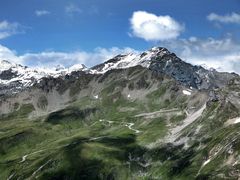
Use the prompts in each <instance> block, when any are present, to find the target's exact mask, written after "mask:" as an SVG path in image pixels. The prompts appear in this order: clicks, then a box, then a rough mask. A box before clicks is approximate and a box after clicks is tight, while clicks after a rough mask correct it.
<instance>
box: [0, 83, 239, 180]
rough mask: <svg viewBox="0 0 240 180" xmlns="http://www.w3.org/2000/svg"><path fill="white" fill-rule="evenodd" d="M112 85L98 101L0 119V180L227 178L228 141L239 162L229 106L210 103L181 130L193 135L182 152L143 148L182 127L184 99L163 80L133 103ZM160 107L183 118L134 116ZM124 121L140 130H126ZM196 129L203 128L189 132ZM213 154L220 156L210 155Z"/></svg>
mask: <svg viewBox="0 0 240 180" xmlns="http://www.w3.org/2000/svg"><path fill="white" fill-rule="evenodd" d="M118 84H119V83H118ZM115 86H116V85H114V84H109V86H107V87H106V88H105V89H104V90H103V91H102V93H101V94H99V99H92V98H90V97H83V98H81V99H78V100H76V101H74V102H72V103H71V104H70V105H69V106H68V107H67V108H65V109H63V110H60V111H58V112H54V113H51V114H50V115H48V116H44V117H40V118H37V119H31V120H29V119H28V118H27V117H28V114H29V113H30V112H31V111H32V110H33V107H32V106H31V105H24V106H22V107H20V109H18V110H17V111H16V112H14V113H12V114H10V115H9V116H6V117H1V119H0V122H1V127H0V179H7V178H8V177H10V176H11V177H12V179H18V178H19V179H27V178H30V179H34V178H36V177H37V178H39V179H44V180H45V179H124V180H125V179H161V178H162V179H195V178H196V179H208V178H209V179H221V177H228V178H230V179H231V178H232V179H234V175H233V173H236V172H235V171H236V170H237V169H238V168H239V167H238V166H239V165H238V164H237V165H235V166H227V165H226V163H225V162H226V159H228V158H229V156H230V155H231V154H229V153H228V151H229V148H228V143H229V142H234V143H233V146H232V148H233V151H234V152H236V153H237V154H236V155H235V156H236V157H235V158H237V157H238V150H240V148H239V147H240V143H239V141H238V139H239V138H238V136H239V135H238V131H239V128H240V126H239V125H234V126H233V125H231V126H228V127H223V124H224V122H225V121H226V120H227V119H229V118H232V117H236V116H238V115H239V112H238V109H236V108H235V107H234V106H232V105H231V104H229V103H225V104H221V103H220V102H216V103H212V104H210V105H209V106H208V108H207V110H206V111H205V112H204V115H203V116H202V117H201V118H200V119H199V120H198V121H196V122H194V123H193V124H192V125H190V126H189V127H187V128H185V129H184V132H185V135H186V136H195V137H196V139H192V140H190V141H189V148H188V149H186V148H184V147H183V146H182V145H180V146H174V145H172V144H163V145H161V146H159V147H157V148H152V149H149V148H147V146H146V145H148V144H150V143H151V142H155V141H156V140H158V139H161V138H163V137H164V136H165V135H166V134H167V133H168V131H169V126H168V125H169V123H171V125H176V124H181V121H182V120H183V119H184V117H185V113H184V110H185V108H186V106H187V98H186V96H177V95H176V93H175V92H169V89H170V86H171V82H169V83H166V84H164V85H161V87H160V88H159V89H158V90H156V91H154V92H152V93H150V94H148V95H147V98H146V99H145V100H141V101H140V100H139V101H137V100H134V101H133V100H131V98H127V97H125V96H123V95H122V94H121V93H120V92H121V90H122V89H121V88H120V89H119V88H118V89H117V90H116V88H115ZM123 87H125V85H123ZM123 87H122V88H123ZM162 108H164V109H172V108H178V109H179V111H180V112H182V114H181V115H175V114H170V115H169V114H162V115H161V116H160V117H154V118H145V117H135V115H137V114H141V113H143V112H153V111H158V110H159V109H162ZM129 123H134V125H133V126H132V128H133V129H134V130H139V131H140V132H139V133H136V132H135V131H134V130H131V129H129V128H128V127H127V126H128V125H129ZM199 125H201V126H202V128H201V129H200V130H199V132H198V133H197V134H194V133H195V130H196V128H197V127H198V126H199ZM234 139H236V140H234ZM233 140H234V141H233ZM219 145H220V146H221V147H223V148H219ZM215 149H217V150H219V149H221V151H220V152H218V153H217V155H216V156H213V155H212V154H213V153H212V151H213V150H215ZM26 155H27V156H26ZM24 156H25V158H24ZM210 157H213V158H211V161H210V162H209V163H208V164H207V165H205V166H204V167H202V168H201V170H199V169H200V167H201V166H202V164H203V163H204V162H205V161H206V160H207V159H209V158H210ZM219 174H220V175H221V176H219Z"/></svg>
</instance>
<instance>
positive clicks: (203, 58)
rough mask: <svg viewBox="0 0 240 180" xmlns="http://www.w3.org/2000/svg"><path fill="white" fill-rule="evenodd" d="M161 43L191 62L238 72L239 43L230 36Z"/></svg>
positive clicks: (239, 68) (239, 60) (239, 67)
mask: <svg viewBox="0 0 240 180" xmlns="http://www.w3.org/2000/svg"><path fill="white" fill-rule="evenodd" d="M163 45H164V46H166V47H168V48H169V49H171V51H173V52H176V54H177V55H178V56H179V57H181V58H182V59H183V60H185V61H187V62H190V63H192V64H195V65H206V66H207V67H209V68H210V67H211V68H215V69H217V70H218V71H227V72H237V73H238V74H240V45H239V42H236V41H234V40H233V38H232V37H225V38H223V39H214V38H207V39H198V38H196V37H191V38H189V39H179V40H175V41H172V42H168V43H165V44H163Z"/></svg>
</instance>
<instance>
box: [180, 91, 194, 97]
mask: <svg viewBox="0 0 240 180" xmlns="http://www.w3.org/2000/svg"><path fill="white" fill-rule="evenodd" d="M182 92H183V94H185V95H187V96H191V94H192V93H191V90H182Z"/></svg>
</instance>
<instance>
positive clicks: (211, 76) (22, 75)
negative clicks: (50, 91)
mask: <svg viewBox="0 0 240 180" xmlns="http://www.w3.org/2000/svg"><path fill="white" fill-rule="evenodd" d="M134 66H142V67H145V68H148V69H150V70H152V71H153V72H156V73H162V74H165V75H169V76H171V77H173V78H174V79H176V80H177V81H178V82H180V83H182V84H183V85H185V86H188V87H189V88H190V87H191V88H196V89H209V88H217V87H223V86H224V85H226V82H228V81H229V80H230V79H232V78H234V77H237V75H236V74H231V73H220V72H217V71H216V70H213V69H211V70H207V69H204V68H203V67H201V66H193V65H191V64H189V63H186V62H184V61H182V60H181V59H180V58H178V57H177V56H176V55H175V54H174V53H171V52H169V51H168V50H167V49H166V48H163V47H153V48H151V49H150V50H148V51H145V52H143V53H140V54H134V53H129V54H124V55H123V54H121V55H117V56H116V57H113V58H112V59H110V60H108V61H106V62H104V63H102V64H99V65H96V66H94V67H92V68H90V69H88V68H87V67H86V66H85V65H82V64H79V65H78V64H77V65H74V66H72V67H70V68H65V67H60V66H59V67H57V68H56V69H55V70H51V69H43V68H35V69H33V68H29V67H26V66H22V65H18V64H14V63H10V62H8V61H5V60H2V61H0V94H8V93H10V94H14V93H17V92H19V91H21V90H23V89H25V88H29V87H31V86H33V85H34V84H36V83H38V82H40V81H41V79H42V78H45V77H53V78H57V77H62V78H64V77H65V76H66V75H70V74H71V73H72V72H76V71H84V72H86V73H90V74H104V73H106V72H107V71H110V70H113V69H126V68H130V67H134ZM9 90H10V91H9Z"/></svg>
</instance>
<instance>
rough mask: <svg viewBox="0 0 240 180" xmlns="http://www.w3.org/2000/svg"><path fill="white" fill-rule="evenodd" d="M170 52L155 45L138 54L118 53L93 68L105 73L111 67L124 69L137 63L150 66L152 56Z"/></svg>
mask: <svg viewBox="0 0 240 180" xmlns="http://www.w3.org/2000/svg"><path fill="white" fill-rule="evenodd" d="M167 53H170V52H169V51H168V50H167V49H166V48H162V47H153V48H151V49H150V50H148V51H146V52H143V53H140V54H137V53H129V54H127V55H118V56H116V57H114V58H113V59H110V60H109V61H107V62H105V63H103V64H101V65H98V66H95V67H93V68H92V72H93V73H99V74H102V73H105V72H107V71H109V70H111V69H124V68H129V67H134V66H137V65H140V66H143V67H146V68H148V67H149V66H150V64H151V60H152V58H154V57H156V56H163V55H164V54H167Z"/></svg>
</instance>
